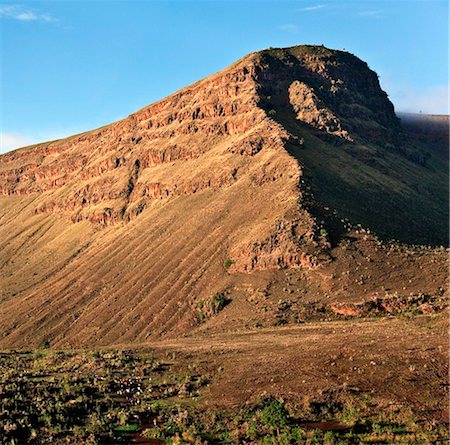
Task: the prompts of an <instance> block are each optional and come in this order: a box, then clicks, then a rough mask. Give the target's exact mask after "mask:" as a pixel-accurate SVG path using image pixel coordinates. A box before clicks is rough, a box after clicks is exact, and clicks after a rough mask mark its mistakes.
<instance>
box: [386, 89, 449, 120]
mask: <svg viewBox="0 0 450 445" xmlns="http://www.w3.org/2000/svg"><path fill="white" fill-rule="evenodd" d="M390 99H391V101H392V102H393V104H394V105H395V109H396V111H405V112H411V113H419V112H422V113H425V114H449V112H450V110H449V88H448V86H447V85H436V86H432V87H429V88H426V89H423V90H420V91H418V90H417V89H416V88H412V87H410V86H400V87H396V88H392V92H391V93H390Z"/></svg>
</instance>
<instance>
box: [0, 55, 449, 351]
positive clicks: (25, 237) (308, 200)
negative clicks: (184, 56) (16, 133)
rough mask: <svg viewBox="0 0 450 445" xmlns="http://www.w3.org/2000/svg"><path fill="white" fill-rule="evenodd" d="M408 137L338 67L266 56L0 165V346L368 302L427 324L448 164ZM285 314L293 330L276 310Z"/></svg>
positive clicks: (364, 84) (195, 327) (372, 89)
mask: <svg viewBox="0 0 450 445" xmlns="http://www.w3.org/2000/svg"><path fill="white" fill-rule="evenodd" d="M418 119H419V118H418ZM408 122H409V124H410V125H409V126H408V125H406V124H404V122H403V119H399V118H398V116H396V114H395V112H394V107H393V105H392V103H391V102H390V101H389V99H388V97H387V95H386V93H385V92H384V91H382V89H381V88H380V84H379V80H378V76H377V74H376V73H375V72H373V71H372V70H370V69H369V67H368V66H367V64H366V63H365V62H363V61H361V60H360V59H358V58H357V57H355V56H354V55H352V54H349V53H347V52H343V51H335V50H330V49H327V48H325V47H323V46H295V47H291V48H285V49H275V48H270V49H267V50H263V51H259V52H256V53H252V54H249V55H248V56H246V57H244V58H242V59H241V60H239V61H237V62H236V63H234V64H233V65H231V66H230V67H228V68H226V69H225V70H223V71H221V72H219V73H217V74H214V75H212V76H210V77H207V78H205V79H203V80H200V81H198V82H196V83H194V84H192V85H190V86H188V87H186V88H184V89H182V90H180V91H178V92H176V93H174V94H172V95H171V96H169V97H167V98H165V99H162V100H160V101H158V102H156V103H154V104H151V105H149V106H147V107H145V108H143V109H141V110H139V111H137V112H135V113H133V114H131V115H130V116H128V117H127V118H125V119H123V120H121V121H118V122H115V123H112V124H110V125H107V126H104V127H102V128H99V129H96V130H93V131H88V132H86V133H83V134H79V135H75V136H72V137H69V138H66V139H62V140H57V141H51V142H46V143H41V144H37V145H33V146H29V147H24V148H21V149H18V150H15V151H12V152H9V153H6V154H4V155H1V156H0V190H1V195H2V196H1V198H0V224H1V225H0V260H1V263H2V268H1V271H0V280H1V282H0V284H1V285H0V289H1V294H0V344H2V345H3V346H14V347H16V346H24V345H34V346H36V345H39V344H41V343H42V342H43V341H49V342H50V343H51V344H52V345H56V346H61V347H62V346H82V345H111V344H119V343H127V342H145V341H147V340H148V339H150V338H152V339H154V338H160V337H167V338H171V337H174V336H179V335H181V334H182V335H187V334H192V333H196V332H204V331H205V330H209V331H211V332H229V330H233V329H245V328H254V327H255V326H267V325H271V323H272V322H273V320H275V319H276V320H282V322H281V323H289V322H290V321H292V320H294V319H295V317H297V318H298V317H300V318H302V317H303V318H305V317H306V318H308V317H313V318H314V317H316V316H317V317H319V318H320V315H317V314H321V313H328V314H332V315H331V316H337V317H338V316H341V315H342V314H344V313H343V312H342V308H343V307H346V308H348V307H350V308H354V307H366V306H367V302H369V301H374V300H373V299H374V298H375V299H376V298H381V299H382V298H385V297H386V295H385V292H386V291H389V292H390V294H389V296H388V298H390V299H392V298H394V300H395V298H398V301H397V300H395V304H394V306H395V305H397V306H395V307H400V308H401V307H403V306H404V305H406V304H407V300H402V298H403V297H402V295H404V296H408V298H412V297H411V295H419V294H420V295H422V294H427V295H428V297H423V298H422V300H420V299H419V300H417V298H418V297H417V298H416V297H414V298H416V300H414V301H416V302H417V301H419V303H420V304H419V303H417V305H416V306H417V307H419V306H420V307H421V309H420V310H423V311H424V312H426V311H435V310H436V311H437V310H440V309H439V308H440V307H441V306H439V304H440V303H438V302H436V301H435V300H433V299H432V296H436V298H438V295H442V291H441V289H443V288H445V286H446V275H447V266H446V251H445V249H444V248H443V247H440V246H444V247H445V246H446V245H447V243H448V239H447V238H448V184H447V177H448V161H447V157H446V156H443V155H442V153H443V151H442V143H439V141H438V139H431V140H432V141H434V142H433V143H431V144H430V143H429V141H430V139H429V138H427V137H426V136H427V134H426V133H424V132H423V131H413V129H412V127H411V125H413V127H414V128H418V127H417V125H415V124H414V123H413V124H411V122H410V120H408ZM414 125H415V126H414ZM427 128H428V129H429V133H430V134H434V133H433V131H434V130H433V126H428V127H427ZM427 131H428V130H427ZM293 283H295V288H294V287H293ZM299 289H300V290H299ZM392 295H394V297H393V296H392ZM395 295H396V296H395ZM294 296H295V297H296V298H297V300H295V301H296V302H298V298H300V297H301V298H302V300H301V301H302V304H306V305H307V306H302V308H304V307H307V308H308V309H307V310H306V312H305V313H304V314H303V315H299V313H301V310H300V309H298V308H297V309H296V312H294V311H293V309H292V308H293V307H294V306H295V304H297V303H293V302H291V303H286V304H287V305H288V306H286V307H285V308H284V309H280V308H279V306H278V303H276V302H278V301H279V300H280V298H283V299H284V300H286V298H285V297H289V298H290V299H292V298H293V297H294ZM405 298H406V297H405ZM433 298H434V297H433ZM377 301H378V300H377ZM380 301H381V300H379V301H378V303H377V304H378V305H380V304H381V303H380ZM389 301H391V300H389ZM402 304H403V306H402ZM414 304H416V303H414ZM308 305H309V306H308ZM348 305H350V306H348ZM355 305H356V306H355ZM358 305H359V306H358ZM361 305H362V306H361ZM263 306H264V308H265V309H264V310H263V309H262V308H263ZM369 306H370V304H369ZM379 307H381V306H379ZM333 308H334V310H333ZM336 308H338V309H336ZM339 308H341V309H339ZM302 310H303V309H302ZM346 310H347V309H346ZM352 310H353V309H350V311H352ZM399 310H400V309H399ZM299 311H300V312H299ZM321 311H325V312H321ZM347 312H348V310H347ZM295 314H297V315H295ZM333 314H334V315H333ZM339 314H340V315H339ZM344 315H345V314H344Z"/></svg>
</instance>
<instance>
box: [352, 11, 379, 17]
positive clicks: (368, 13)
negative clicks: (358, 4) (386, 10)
mask: <svg viewBox="0 0 450 445" xmlns="http://www.w3.org/2000/svg"><path fill="white" fill-rule="evenodd" d="M382 14H383V11H381V10H376V11H361V12H358V15H359V16H360V17H380V16H381V15H382Z"/></svg>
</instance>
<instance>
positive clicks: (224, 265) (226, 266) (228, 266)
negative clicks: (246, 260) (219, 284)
mask: <svg viewBox="0 0 450 445" xmlns="http://www.w3.org/2000/svg"><path fill="white" fill-rule="evenodd" d="M233 263H234V261H233V260H232V259H230V258H227V259H226V260H225V262H224V263H223V267H225V270H228V269H229V268H230V267H231V265H232V264H233Z"/></svg>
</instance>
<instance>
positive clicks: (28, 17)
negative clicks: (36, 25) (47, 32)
mask: <svg viewBox="0 0 450 445" xmlns="http://www.w3.org/2000/svg"><path fill="white" fill-rule="evenodd" d="M0 17H7V18H10V19H14V20H19V21H21V22H41V23H56V22H58V19H57V18H55V17H53V16H52V15H50V14H48V13H39V12H36V11H35V10H32V9H29V8H25V7H24V6H22V5H0Z"/></svg>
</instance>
